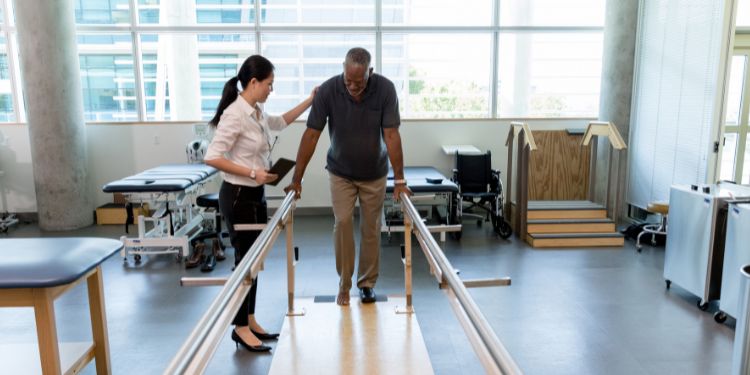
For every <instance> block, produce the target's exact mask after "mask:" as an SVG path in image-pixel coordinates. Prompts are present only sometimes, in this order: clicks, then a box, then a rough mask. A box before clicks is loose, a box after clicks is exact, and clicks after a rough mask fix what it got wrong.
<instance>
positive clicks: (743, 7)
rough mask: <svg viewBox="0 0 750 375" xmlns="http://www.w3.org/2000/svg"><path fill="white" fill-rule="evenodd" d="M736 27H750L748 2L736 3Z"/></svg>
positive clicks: (740, 0)
mask: <svg viewBox="0 0 750 375" xmlns="http://www.w3.org/2000/svg"><path fill="white" fill-rule="evenodd" d="M736 23H737V27H750V0H739V2H738V3H737V22H736Z"/></svg>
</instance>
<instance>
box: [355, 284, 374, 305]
mask: <svg viewBox="0 0 750 375" xmlns="http://www.w3.org/2000/svg"><path fill="white" fill-rule="evenodd" d="M359 300H360V301H362V303H373V302H375V290H374V289H372V288H368V287H364V288H361V289H360V290H359Z"/></svg>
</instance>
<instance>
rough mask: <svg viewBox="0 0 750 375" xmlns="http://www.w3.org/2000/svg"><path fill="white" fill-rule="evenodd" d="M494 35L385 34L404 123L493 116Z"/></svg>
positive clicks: (386, 67) (386, 66)
mask: <svg viewBox="0 0 750 375" xmlns="http://www.w3.org/2000/svg"><path fill="white" fill-rule="evenodd" d="M491 40H492V37H491V35H490V34H463V35H461V34H432V33H430V34H383V75H385V76H386V77H388V78H389V79H390V80H392V81H393V83H394V84H395V85H396V90H397V91H398V95H399V104H400V105H401V116H402V117H403V118H487V117H489V116H490V109H489V108H490V104H489V103H490V100H489V98H490V87H489V86H490V81H491V78H490V72H491V69H490V63H491V61H490V60H491V59H490V51H491V48H490V46H491Z"/></svg>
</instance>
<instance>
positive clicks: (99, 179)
mask: <svg viewBox="0 0 750 375" xmlns="http://www.w3.org/2000/svg"><path fill="white" fill-rule="evenodd" d="M527 122H528V123H529V124H530V126H531V128H532V130H552V129H565V128H583V127H585V126H586V124H587V123H588V120H583V119H577V120H529V121H527ZM509 124H510V120H483V121H411V122H405V123H404V124H403V125H402V126H401V136H402V141H403V146H404V162H405V165H413V166H418V165H431V166H435V167H436V168H438V169H439V170H441V171H442V172H443V173H444V174H445V175H446V176H448V177H449V176H450V171H451V169H452V168H453V160H452V158H451V157H450V156H448V155H445V154H443V151H442V149H441V145H444V144H472V145H474V146H476V147H478V148H479V149H481V150H490V151H491V152H492V155H493V158H492V165H493V167H494V168H496V169H500V170H501V171H503V174H504V173H505V169H506V165H507V149H506V148H505V138H506V135H507V134H508V127H509ZM303 130H304V123H302V122H296V123H294V124H293V125H292V126H290V127H289V128H287V129H286V130H285V131H284V132H283V133H281V135H280V136H279V140H278V141H277V143H276V146H275V148H274V151H273V157H274V158H278V157H286V158H290V159H294V158H295V157H296V154H297V147H298V146H299V139H300V137H301V136H302V132H303ZM86 131H87V138H88V148H89V155H88V158H89V165H90V176H89V177H90V181H91V183H92V184H93V186H95V188H94V189H93V190H94V191H96V194H97V196H96V199H95V202H96V205H97V206H98V205H101V204H104V203H107V202H111V199H112V197H111V195H109V194H105V193H102V192H101V186H102V185H104V184H106V183H107V182H110V181H113V180H117V179H120V178H122V177H125V176H128V175H132V174H135V173H138V172H140V171H143V170H144V169H147V168H151V167H155V166H158V165H161V164H166V163H184V162H186V155H185V146H186V145H187V143H188V142H189V141H190V140H192V139H194V138H195V135H194V133H193V126H192V125H189V124H135V125H132V124H128V125H117V124H108V125H88V126H87V127H86ZM0 134H2V135H4V136H5V137H6V138H8V140H7V142H6V145H2V141H0V170H5V171H6V175H5V176H4V177H0V186H2V187H3V188H4V189H5V191H6V195H7V197H8V199H7V202H8V203H7V207H6V206H5V205H0V212H2V211H5V210H7V211H10V212H35V211H36V200H35V195H34V181H33V177H32V176H33V174H32V170H31V152H30V148H29V138H28V132H27V128H26V126H25V125H0ZM0 139H2V136H0ZM329 144H330V143H329V139H328V135H327V130H326V131H325V134H324V136H323V137H321V138H320V141H319V143H318V148H317V150H316V152H315V155H314V156H313V159H312V160H311V162H310V165H308V168H307V172H306V174H305V180H304V185H303V191H302V199H301V200H300V202H298V207H329V206H330V197H329V190H328V177H327V175H326V173H325V169H324V166H325V157H326V152H327V150H328V146H329ZM289 179H290V177H286V179H285V180H284V181H282V182H281V183H280V184H279V186H278V187H270V186H269V187H268V189H267V194H268V195H269V196H273V195H283V191H282V187H283V186H285V185H286V184H287V183H288V182H289ZM214 189H217V187H216V186H214ZM0 204H3V202H2V196H1V195H0Z"/></svg>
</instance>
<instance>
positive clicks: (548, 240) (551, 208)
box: [526, 201, 625, 247]
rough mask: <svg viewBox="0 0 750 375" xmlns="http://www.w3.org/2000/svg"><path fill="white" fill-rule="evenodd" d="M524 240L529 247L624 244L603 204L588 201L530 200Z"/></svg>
mask: <svg viewBox="0 0 750 375" xmlns="http://www.w3.org/2000/svg"><path fill="white" fill-rule="evenodd" d="M527 212H528V214H527V216H526V217H527V222H526V223H527V230H526V232H527V234H526V242H528V243H529V244H530V245H531V246H532V247H594V246H596V247H601V246H623V245H624V244H625V239H624V237H623V236H622V235H621V234H620V233H618V232H617V230H616V228H615V223H614V222H613V221H612V220H611V219H609V218H608V217H607V210H606V208H605V207H604V206H602V205H600V204H597V203H593V202H589V201H529V203H528V208H527Z"/></svg>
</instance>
